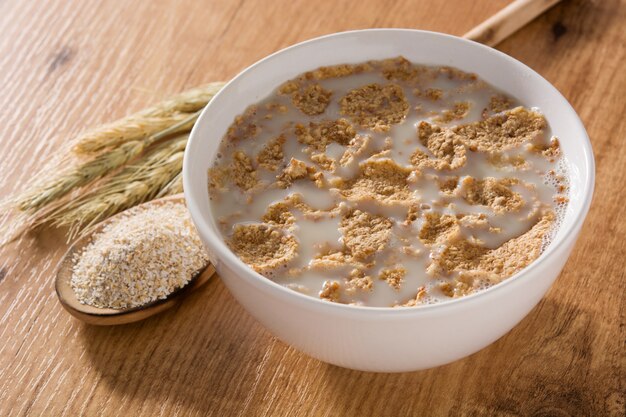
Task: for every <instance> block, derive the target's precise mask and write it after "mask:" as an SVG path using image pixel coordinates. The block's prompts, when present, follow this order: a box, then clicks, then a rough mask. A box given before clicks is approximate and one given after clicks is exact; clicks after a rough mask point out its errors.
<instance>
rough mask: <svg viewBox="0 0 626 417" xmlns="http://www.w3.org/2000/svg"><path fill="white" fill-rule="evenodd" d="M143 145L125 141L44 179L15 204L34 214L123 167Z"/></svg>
mask: <svg viewBox="0 0 626 417" xmlns="http://www.w3.org/2000/svg"><path fill="white" fill-rule="evenodd" d="M147 142H148V141H131V142H127V143H125V144H123V145H122V146H120V147H119V148H116V149H113V150H111V151H109V152H106V153H103V154H101V155H98V156H97V157H96V158H94V159H92V160H91V161H89V162H86V163H84V164H81V165H79V166H77V167H75V168H72V169H70V170H69V171H65V172H63V173H62V174H59V175H58V176H56V177H55V178H53V179H52V180H48V181H46V182H45V183H43V184H41V185H39V186H36V187H35V188H34V189H32V190H30V191H28V192H26V193H25V194H23V195H21V196H18V197H17V198H16V200H15V205H16V207H17V208H18V209H20V210H22V211H26V212H30V213H34V212H36V211H37V210H39V209H41V208H42V207H44V206H46V205H48V204H50V203H51V202H53V201H55V200H57V199H59V198H61V197H63V196H64V195H66V194H67V193H69V192H70V191H72V190H74V189H76V188H78V187H82V186H83V185H85V184H88V183H90V182H92V181H94V180H96V179H98V178H101V177H103V176H104V175H106V174H107V173H109V172H110V171H112V170H114V169H116V168H118V167H120V166H122V165H124V164H126V163H127V162H128V161H130V160H131V159H133V158H135V157H137V156H138V155H140V154H141V153H142V152H143V150H144V149H145V147H146V143H147Z"/></svg>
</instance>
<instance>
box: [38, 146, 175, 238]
mask: <svg viewBox="0 0 626 417" xmlns="http://www.w3.org/2000/svg"><path fill="white" fill-rule="evenodd" d="M186 144H187V136H186V135H185V136H182V137H179V138H175V139H172V140H171V141H168V142H166V143H165V144H163V145H161V146H159V147H157V148H155V149H154V150H153V151H152V152H150V153H148V154H146V155H145V156H144V157H143V158H142V159H141V160H139V161H137V162H136V163H135V164H134V165H130V166H127V167H126V168H124V169H123V170H122V171H120V172H119V173H117V174H116V175H114V176H112V177H111V178H110V180H109V181H107V182H106V183H104V184H103V185H102V186H100V187H99V188H97V189H96V190H94V191H92V192H89V193H87V194H85V195H83V196H81V197H79V198H78V199H75V200H72V201H70V202H68V203H67V204H64V205H62V206H60V207H58V208H57V209H56V210H55V211H54V212H53V213H51V214H50V216H49V219H48V221H49V222H50V223H51V224H52V225H54V226H57V227H68V228H69V234H68V236H69V238H70V239H72V238H74V237H75V236H77V235H78V234H79V233H80V232H81V230H84V229H88V228H89V227H91V226H93V225H94V224H96V223H98V222H100V221H102V220H104V219H106V218H108V217H110V216H112V215H114V214H116V213H119V212H120V211H123V210H126V209H128V208H130V207H133V206H135V205H137V204H141V203H143V202H145V201H149V200H151V199H153V198H154V197H155V196H156V195H157V194H158V193H159V191H161V190H162V189H163V188H164V187H166V186H167V185H168V184H169V183H170V182H171V181H172V180H173V179H174V178H176V177H177V176H178V175H179V174H180V170H181V168H182V163H183V152H184V150H185V146H186Z"/></svg>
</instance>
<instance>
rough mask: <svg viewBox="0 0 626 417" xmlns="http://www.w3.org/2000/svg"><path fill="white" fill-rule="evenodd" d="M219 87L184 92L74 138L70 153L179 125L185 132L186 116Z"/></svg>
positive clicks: (92, 150) (97, 149) (93, 150)
mask: <svg viewBox="0 0 626 417" xmlns="http://www.w3.org/2000/svg"><path fill="white" fill-rule="evenodd" d="M223 85H224V83H221V82H217V83H211V84H207V85H205V86H203V87H198V88H194V89H191V90H188V91H185V92H183V93H181V94H179V95H177V96H174V97H172V98H170V99H168V100H165V101H163V102H161V103H159V104H157V105H156V106H153V107H150V108H148V109H145V110H142V111H140V112H138V113H135V114H132V115H130V116H127V117H124V118H122V119H120V120H117V121H115V122H112V123H109V124H106V125H104V126H101V127H99V128H97V129H94V130H92V131H89V132H86V133H84V134H82V135H80V136H79V137H78V138H77V139H76V144H75V145H74V147H73V150H74V151H75V152H77V153H80V154H94V153H98V152H101V151H102V150H104V149H106V148H110V147H115V146H119V145H120V144H122V143H124V142H127V141H130V140H134V139H141V138H145V137H148V136H151V135H154V134H157V133H158V132H160V131H162V130H164V129H166V128H168V127H170V126H172V125H175V124H179V123H182V125H181V126H179V127H180V128H181V129H182V130H184V129H183V127H184V128H185V129H186V128H187V126H188V124H187V123H184V122H185V120H187V119H188V118H190V117H193V115H190V113H196V112H198V111H199V110H200V109H202V108H203V107H204V106H205V105H206V104H207V103H208V102H209V101H210V100H211V98H213V96H214V95H215V94H216V93H217V92H218V91H219V90H220V89H221V88H222V86H223ZM196 117H197V116H196ZM178 131H180V130H177V132H178ZM171 133H174V132H171Z"/></svg>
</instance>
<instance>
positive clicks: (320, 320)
mask: <svg viewBox="0 0 626 417" xmlns="http://www.w3.org/2000/svg"><path fill="white" fill-rule="evenodd" d="M398 55H403V56H404V57H406V58H407V59H408V60H410V61H412V62H415V63H420V64H427V65H448V66H452V67H457V68H459V69H461V70H464V71H468V72H474V73H476V74H477V75H478V76H479V77H481V78H483V79H484V80H486V81H487V82H489V83H491V84H492V85H494V86H495V87H497V88H499V89H502V90H504V91H506V92H508V93H510V94H511V95H513V96H515V97H516V98H518V99H519V100H520V101H521V102H522V103H523V104H524V105H526V106H532V107H539V108H540V109H541V111H542V112H543V114H544V115H545V116H546V118H547V120H548V122H549V124H550V126H551V127H552V130H553V132H554V134H555V135H557V136H558V137H559V138H560V140H561V146H562V150H563V152H564V154H565V156H566V158H567V162H568V168H569V174H570V186H571V188H570V203H569V205H568V207H567V213H566V215H565V217H564V220H563V223H562V226H561V228H560V230H559V231H558V234H557V235H556V237H555V239H554V240H553V241H552V243H551V244H550V246H549V247H548V249H547V250H546V251H545V252H544V253H543V254H542V255H541V257H540V258H539V259H537V260H536V261H535V262H533V263H532V264H531V265H530V266H528V267H527V268H526V269H524V270H523V271H521V272H520V273H518V274H516V275H515V276H513V277H511V278H509V279H507V280H505V281H504V282H502V283H500V284H498V285H496V286H494V287H491V288H489V289H487V290H486V291H483V292H480V293H478V294H475V295H470V296H467V297H464V298H460V299H456V300H452V301H450V302H446V303H443V304H435V305H427V306H423V307H418V308H395V309H394V308H373V307H355V306H348V305H343V304H334V303H329V302H326V301H322V300H319V299H316V298H313V297H309V296H305V295H302V294H300V293H297V292H295V291H291V290H288V289H286V288H284V287H282V286H280V285H278V284H275V283H274V282H272V281H270V280H269V279H267V278H264V277H263V276H261V275H259V274H258V273H256V272H254V271H253V270H252V269H251V268H249V267H248V266H246V265H245V264H244V263H243V262H242V261H241V260H239V258H237V256H235V255H234V254H233V253H232V252H231V251H230V250H229V249H228V247H227V246H226V245H225V244H224V242H223V240H222V238H221V236H220V233H219V231H218V228H217V227H216V225H215V222H214V219H213V218H212V217H211V210H210V208H209V199H208V189H207V169H208V168H209V167H210V166H211V164H212V162H213V159H214V156H215V154H216V152H217V148H218V145H219V142H220V139H221V138H222V136H223V135H224V133H225V132H226V129H227V128H228V126H229V125H230V124H231V122H232V121H233V119H234V117H235V116H236V115H238V114H240V113H242V112H243V111H244V110H245V108H246V107H247V106H248V105H250V104H253V103H255V102H257V101H259V100H261V99H263V98H264V97H266V96H267V95H269V94H270V93H271V92H272V90H273V89H275V88H276V87H277V86H278V85H280V84H281V83H282V82H284V81H285V80H288V79H290V78H293V77H295V76H297V75H299V74H301V73H303V72H305V71H307V70H312V69H315V68H318V67H320V66H323V65H333V64H341V63H358V62H363V61H367V60H372V59H383V58H391V57H395V56H398ZM183 178H184V188H185V197H186V200H187V205H188V207H189V210H190V212H191V216H192V218H193V221H194V222H195V224H196V227H197V228H198V232H199V234H200V237H201V238H202V240H203V241H204V243H205V245H206V248H207V250H208V251H209V254H210V259H211V262H213V264H214V265H215V267H216V269H217V271H218V272H219V274H220V276H221V277H222V280H223V281H224V283H225V284H226V286H227V287H228V288H229V289H230V291H231V293H232V294H233V295H234V296H235V298H236V299H237V300H238V301H239V302H240V303H241V304H242V305H243V306H244V307H245V309H246V310H247V311H248V312H249V313H250V314H252V315H253V316H254V317H255V318H256V319H257V320H258V321H260V322H261V323H262V324H263V325H264V326H265V327H266V328H268V329H269V330H270V331H271V332H272V333H273V334H275V335H276V336H277V337H278V338H279V339H281V340H282V341H284V342H285V343H288V344H289V345H291V346H293V347H295V348H297V349H299V350H301V351H302V352H304V353H307V354H309V355H311V356H313V357H315V358H318V359H320V360H322V361H325V362H329V363H332V364H335V365H339V366H344V367H347V368H353V369H359V370H366V371H379V372H400V371H413V370H418V369H424V368H430V367H434V366H438V365H442V364H445V363H448V362H451V361H454V360H457V359H460V358H462V357H464V356H467V355H470V354H472V353H474V352H476V351H478V350H480V349H482V348H483V347H485V346H487V345H489V344H490V343H492V342H494V341H495V340H496V339H498V338H500V337H501V336H502V335H504V334H505V333H506V332H508V331H509V330H510V329H511V328H513V326H515V325H516V324H517V323H518V322H519V321H520V320H522V318H524V316H526V315H527V314H528V312H529V311H530V310H531V309H532V308H533V307H534V306H535V305H536V304H537V303H538V302H539V300H540V299H541V297H542V296H543V295H544V294H545V293H546V291H547V290H548V288H549V287H550V285H551V284H552V283H553V282H554V280H555V279H556V277H557V276H558V274H559V272H560V271H561V269H562V268H563V265H564V264H565V261H566V260H567V258H568V256H569V254H570V251H571V250H572V247H573V245H574V242H575V241H576V238H577V236H578V233H579V232H580V229H581V226H582V223H583V220H584V218H585V216H586V214H587V211H588V209H589V205H590V203H591V196H592V193H593V184H594V160H593V154H592V150H591V145H590V143H589V138H588V137H587V134H586V132H585V129H584V127H583V125H582V123H581V121H580V119H579V118H578V116H577V115H576V112H575V111H574V110H573V109H572V107H571V106H570V105H569V103H568V102H567V100H565V98H564V97H563V96H562V95H561V94H560V93H559V92H558V91H557V90H556V89H555V88H554V87H553V86H552V85H551V84H550V83H548V82H547V81H546V80H545V79H543V78H542V77H541V76H540V75H539V74H537V73H536V72H534V71H533V70H531V69H530V68H528V67H527V66H525V65H524V64H522V63H520V62H519V61H516V60H515V59H513V58H511V57H509V56H508V55H505V54H503V53H501V52H498V51H496V50H495V49H491V48H489V47H486V46H483V45H480V44H478V43H475V42H471V41H467V40H464V39H461V38H457V37H454V36H449V35H444V34H440V33H433V32H425V31H417V30H403V29H374V30H362V31H354V32H344V33H337V34H333V35H329V36H324V37H321V38H317V39H313V40H310V41H307V42H303V43H300V44H297V45H294V46H292V47H289V48H287V49H283V50H282V51H279V52H276V53H275V54H273V55H270V56H268V57H267V58H265V59H263V60H261V61H259V62H257V63H256V64H254V65H252V66H251V67H249V68H247V69H246V70H244V71H243V72H241V73H240V74H239V75H237V76H236V77H235V78H234V79H233V80H232V81H230V82H229V83H228V84H227V85H226V86H225V87H224V88H223V89H222V90H221V91H220V93H219V94H217V95H216V96H215V98H213V100H212V101H211V102H210V104H209V105H208V106H207V107H206V108H205V109H204V111H203V112H202V114H201V116H200V118H199V119H198V121H197V122H196V125H195V126H194V128H193V131H192V132H191V138H190V141H189V144H188V145H187V150H186V152H185V160H184V165H183Z"/></svg>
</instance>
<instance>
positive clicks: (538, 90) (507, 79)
mask: <svg viewBox="0 0 626 417" xmlns="http://www.w3.org/2000/svg"><path fill="white" fill-rule="evenodd" d="M398 55H402V56H404V57H405V58H407V59H408V60H409V61H412V62H415V63H418V64H425V65H446V66H452V67H456V68H459V69H461V70H463V71H467V72H473V73H476V74H477V75H478V76H479V77H480V78H482V79H484V80H485V81H487V82H488V83H490V84H492V85H494V86H495V87H497V88H498V89H501V90H503V91H505V92H507V93H508V94H510V95H512V96H514V97H516V98H517V99H518V100H519V101H520V102H521V103H522V104H523V105H525V106H527V107H538V108H539V109H540V110H541V112H542V113H543V114H544V115H545V117H546V119H547V120H548V123H549V124H550V127H551V129H552V132H553V134H554V135H556V136H558V138H559V139H560V143H561V148H562V151H563V153H564V155H565V157H566V161H567V169H568V173H569V181H570V192H569V197H570V202H569V205H568V207H567V211H566V214H565V216H564V218H563V221H562V224H561V227H560V229H559V231H558V233H557V235H556V236H555V238H554V239H553V241H552V243H551V244H550V246H549V247H548V249H547V250H546V251H545V252H544V253H543V254H542V256H541V258H545V257H547V256H549V255H550V252H551V249H553V248H554V247H556V246H557V245H559V244H560V243H561V242H562V241H563V240H564V239H565V237H566V236H567V235H568V234H573V233H577V231H578V230H579V229H580V226H581V224H582V220H583V219H584V217H585V215H586V213H587V210H588V208H589V204H590V202H591V196H592V192H593V181H594V162H593V154H592V150H591V145H590V143H589V139H588V137H587V134H586V132H585V129H584V127H583V125H582V123H581V121H580V119H579V118H578V116H577V115H576V112H575V111H574V110H573V109H572V107H571V106H570V105H569V103H568V102H567V100H565V98H564V97H563V96H562V95H561V94H560V93H559V92H558V91H557V90H556V89H555V88H554V87H553V86H552V85H551V84H550V83H548V82H547V81H546V80H545V79H544V78H542V77H541V76H540V75H539V74H537V73H536V72H534V71H533V70H531V69H530V68H528V67H527V66H525V65H524V64H522V63H520V62H519V61H517V60H515V59H513V58H511V57H509V56H508V55H505V54H503V53H501V52H498V51H496V50H494V49H492V48H488V47H486V46H483V45H480V44H477V43H475V42H471V41H467V40H464V39H461V38H457V37H454V36H449V35H444V34H439V33H433V32H425V31H416V30H405V29H376V30H365V31H353V32H344V33H339V34H334V35H329V36H325V37H322V38H317V39H313V40H311V41H307V42H304V43H301V44H298V45H294V46H292V47H290V48H287V49H284V50H282V51H279V52H277V53H275V54H273V55H270V56H269V57H267V58H265V59H263V60H262V61H259V62H257V63H256V64H254V65H252V66H251V67H249V68H247V69H246V70H244V71H243V72H241V73H240V74H239V75H238V76H237V77H235V78H234V79H233V80H232V81H231V82H230V83H229V84H227V85H226V86H225V87H224V88H223V89H222V91H221V92H220V93H219V94H218V95H216V96H215V98H213V100H212V101H211V102H210V104H209V105H208V106H207V108H206V109H205V110H204V112H203V113H202V115H201V116H200V118H199V120H198V122H197V123H196V125H195V126H194V129H193V131H192V134H191V139H190V141H189V144H188V146H187V150H186V152H185V161H184V168H183V171H184V172H183V176H184V188H185V196H186V198H187V203H188V207H189V209H190V211H191V214H192V217H193V219H194V222H195V223H196V226H197V227H198V229H199V231H200V233H201V235H203V236H204V237H205V239H208V240H209V241H210V242H211V245H210V246H211V248H209V252H210V258H211V261H212V262H213V263H214V264H216V266H217V265H218V264H219V263H220V262H222V261H227V262H229V263H235V264H240V265H238V269H239V270H241V271H242V272H243V271H244V270H243V269H241V268H247V267H245V265H244V264H243V262H241V261H240V260H239V259H238V258H237V257H236V256H235V255H234V254H232V253H231V252H230V250H229V249H228V248H227V246H226V245H225V244H224V243H223V241H222V238H221V235H220V232H219V230H218V228H217V227H216V225H215V223H214V221H213V219H212V217H211V210H210V206H209V199H208V188H207V170H208V168H209V167H210V166H211V165H212V162H213V160H214V157H215V154H216V152H217V149H218V145H219V142H220V140H221V138H222V136H223V135H224V133H225V132H226V130H227V129H228V127H229V126H230V124H231V123H232V121H233V119H234V117H235V116H236V115H238V114H241V113H242V112H243V111H244V110H245V109H246V107H248V106H249V105H251V104H253V103H255V102H257V101H259V100H261V99H263V98H264V97H266V96H267V95H269V94H270V93H271V92H272V91H273V90H274V89H275V88H276V87H277V86H278V85H280V84H281V83H283V82H284V81H286V80H287V79H290V78H294V77H296V76H298V75H299V74H301V73H303V72H305V71H308V70H312V69H315V68H318V67H320V66H324V65H335V64H341V63H358V62H364V61H367V60H373V59H384V58H391V57H396V56H398ZM541 258H540V259H539V260H538V261H535V263H537V262H540V261H541ZM529 268H532V265H531V266H529V267H528V268H526V269H525V270H524V271H522V272H520V274H523V273H524V272H525V271H526V270H528V269H529ZM251 274H252V275H256V276H257V277H258V279H259V280H262V281H264V282H265V283H266V284H267V285H275V286H277V285H276V284H274V283H272V282H270V281H269V280H267V279H265V278H263V277H261V276H260V275H258V274H256V273H255V272H253V271H252V270H251V269H249V273H247V275H251ZM506 283H507V280H505V281H504V282H503V283H501V284H499V285H498V286H500V285H506ZM498 286H494V287H492V288H490V289H488V290H487V291H491V290H494V289H496V288H497V287H498ZM284 290H285V291H289V290H287V289H284ZM293 294H294V296H301V295H300V294H297V293H295V292H293ZM477 295H480V294H477ZM302 297H306V296H302ZM313 300H315V299H313ZM315 301H318V302H322V301H319V300H315ZM458 301H462V299H461V300H458ZM458 301H457V300H455V301H451V302H450V303H455V302H458ZM326 304H328V303H326ZM446 304H449V303H446ZM428 307H429V306H426V307H424V308H428ZM349 308H364V307H352V306H349ZM394 311H396V312H398V313H400V312H401V311H406V309H401V310H400V311H399V310H397V309H396V310H394Z"/></svg>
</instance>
